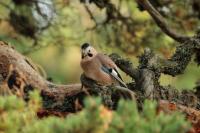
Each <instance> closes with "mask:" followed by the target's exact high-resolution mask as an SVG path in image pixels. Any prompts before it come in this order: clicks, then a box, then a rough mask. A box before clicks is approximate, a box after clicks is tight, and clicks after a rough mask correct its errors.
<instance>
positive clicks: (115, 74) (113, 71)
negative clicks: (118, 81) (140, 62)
mask: <svg viewBox="0 0 200 133" xmlns="http://www.w3.org/2000/svg"><path fill="white" fill-rule="evenodd" d="M111 74H112V75H113V76H116V77H118V73H117V72H116V71H115V70H114V69H111Z"/></svg>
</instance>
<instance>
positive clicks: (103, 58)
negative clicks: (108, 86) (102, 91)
mask: <svg viewBox="0 0 200 133" xmlns="http://www.w3.org/2000/svg"><path fill="white" fill-rule="evenodd" d="M97 58H98V59H99V60H100V62H101V64H102V67H101V69H102V70H103V71H104V72H106V73H108V74H109V75H111V76H112V77H113V78H114V79H116V80H117V81H118V82H119V83H120V85H121V86H123V87H126V88H127V86H126V84H125V83H124V81H123V80H122V77H121V76H120V74H119V72H118V71H117V65H116V64H115V63H114V62H113V61H112V60H111V59H110V57H108V56H107V55H104V54H100V53H99V54H97Z"/></svg>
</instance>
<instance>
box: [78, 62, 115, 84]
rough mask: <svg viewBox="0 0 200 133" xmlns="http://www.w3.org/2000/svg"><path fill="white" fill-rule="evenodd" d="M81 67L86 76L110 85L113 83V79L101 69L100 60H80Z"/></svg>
mask: <svg viewBox="0 0 200 133" xmlns="http://www.w3.org/2000/svg"><path fill="white" fill-rule="evenodd" d="M81 67H82V69H83V71H84V74H85V76H86V77H88V78H91V79H93V80H95V81H97V82H98V83H100V84H103V85H111V84H113V83H115V80H114V79H113V78H112V77H111V76H110V75H109V74H107V73H106V72H104V71H103V70H102V69H101V67H102V65H101V63H100V62H93V61H90V62H81Z"/></svg>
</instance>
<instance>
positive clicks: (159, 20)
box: [136, 0, 191, 43]
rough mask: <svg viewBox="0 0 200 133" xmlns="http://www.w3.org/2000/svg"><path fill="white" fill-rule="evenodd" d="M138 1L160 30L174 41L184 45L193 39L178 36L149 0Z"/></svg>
mask: <svg viewBox="0 0 200 133" xmlns="http://www.w3.org/2000/svg"><path fill="white" fill-rule="evenodd" d="M136 1H137V2H138V3H139V4H140V5H142V6H143V7H144V8H145V9H146V11H147V12H148V13H149V14H150V15H151V17H152V18H153V19H154V21H155V22H156V24H157V25H158V26H159V27H160V29H161V30H162V31H163V32H164V33H165V34H167V35H168V36H169V37H171V38H173V39H174V40H176V41H177V42H180V43H183V42H185V41H187V40H190V39H191V37H188V36H184V35H181V34H178V33H176V31H174V30H173V29H172V28H170V27H169V25H168V24H167V22H166V21H165V20H164V18H163V17H162V16H161V14H160V13H159V12H158V11H157V10H156V9H155V8H154V7H153V6H152V5H151V3H150V2H149V1H148V0H136Z"/></svg>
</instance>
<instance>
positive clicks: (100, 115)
mask: <svg viewBox="0 0 200 133" xmlns="http://www.w3.org/2000/svg"><path fill="white" fill-rule="evenodd" d="M40 100H41V99H40V98H39V96H38V93H37V92H33V93H32V94H31V99H30V101H29V102H28V103H25V102H24V101H23V100H22V99H20V98H18V97H16V96H7V97H0V120H1V123H0V132H5V133H41V132H43V133H88V132H92V133H103V132H108V133H118V132H119V133H122V132H124V133H131V132H136V133H137V132H138V133H151V132H152V133H154V132H157V133H159V132H162V133H168V132H170V133H173V132H174V133H175V132H180V133H182V132H187V131H188V129H189V128H190V124H189V123H188V122H187V121H185V118H184V116H183V115H182V114H180V113H173V114H170V115H166V114H163V113H159V114H157V113H156V109H155V107H156V104H155V102H152V101H146V102H145V104H144V107H143V111H141V112H140V111H138V109H137V106H136V103H135V102H133V101H120V103H119V107H118V109H117V110H116V111H115V112H114V111H113V112H112V111H109V110H108V109H106V108H105V107H104V106H103V105H102V104H101V99H99V98H97V99H93V98H88V99H86V101H85V104H86V107H85V109H83V110H82V111H80V112H78V113H76V114H72V115H68V116H67V117H66V118H58V117H53V116H51V117H47V118H43V119H38V118H37V116H36V115H35V114H36V110H38V109H39V108H40V106H41V102H40Z"/></svg>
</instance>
